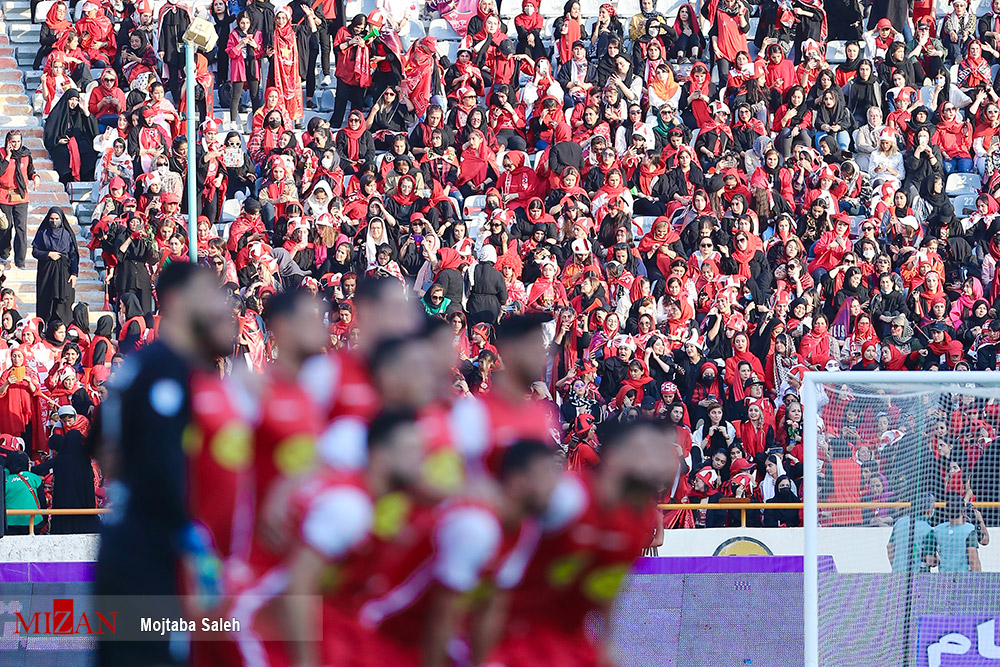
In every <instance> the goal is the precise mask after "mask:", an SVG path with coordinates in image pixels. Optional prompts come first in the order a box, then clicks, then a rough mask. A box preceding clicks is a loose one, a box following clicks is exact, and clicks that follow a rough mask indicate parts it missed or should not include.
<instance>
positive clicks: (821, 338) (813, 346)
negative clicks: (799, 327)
mask: <svg viewBox="0 0 1000 667" xmlns="http://www.w3.org/2000/svg"><path fill="white" fill-rule="evenodd" d="M799 354H800V355H802V358H803V359H805V360H806V362H807V363H808V364H809V365H811V366H812V367H813V368H818V369H820V370H825V368H826V362H828V361H830V360H831V359H833V360H834V361H840V345H839V344H838V343H837V341H836V340H835V339H834V338H833V336H832V335H830V330H829V325H828V322H827V320H826V315H817V316H816V317H814V318H813V326H812V329H810V330H809V333H807V334H806V335H804V336H802V340H801V341H800V342H799Z"/></svg>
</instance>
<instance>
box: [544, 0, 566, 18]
mask: <svg viewBox="0 0 1000 667" xmlns="http://www.w3.org/2000/svg"><path fill="white" fill-rule="evenodd" d="M563 4H564V3H563V2H561V1H560V0H542V3H541V4H540V5H539V6H538V13H539V14H541V15H542V16H546V17H553V16H562V13H563Z"/></svg>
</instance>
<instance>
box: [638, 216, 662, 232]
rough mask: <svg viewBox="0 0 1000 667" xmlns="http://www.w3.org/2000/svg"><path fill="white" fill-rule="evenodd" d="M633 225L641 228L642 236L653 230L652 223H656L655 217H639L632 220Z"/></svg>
mask: <svg viewBox="0 0 1000 667" xmlns="http://www.w3.org/2000/svg"><path fill="white" fill-rule="evenodd" d="M632 220H633V221H634V222H635V224H637V225H639V227H641V228H642V233H643V234H648V233H649V231H650V230H651V229H652V228H653V222H655V221H656V216H655V215H640V216H637V217H635V218H633V219H632Z"/></svg>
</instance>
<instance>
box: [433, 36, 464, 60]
mask: <svg viewBox="0 0 1000 667" xmlns="http://www.w3.org/2000/svg"><path fill="white" fill-rule="evenodd" d="M459 45H460V42H455V41H451V40H448V41H444V40H442V41H439V42H438V43H437V52H438V55H439V56H441V57H447V58H448V61H449V62H452V63H454V62H455V58H456V57H457V56H458V47H459Z"/></svg>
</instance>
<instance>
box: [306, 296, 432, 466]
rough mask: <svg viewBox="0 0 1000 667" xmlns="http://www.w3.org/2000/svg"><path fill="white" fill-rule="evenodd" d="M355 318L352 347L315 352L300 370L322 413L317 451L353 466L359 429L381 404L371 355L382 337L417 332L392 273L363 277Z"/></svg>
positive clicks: (359, 461)
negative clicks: (355, 339) (358, 329)
mask: <svg viewBox="0 0 1000 667" xmlns="http://www.w3.org/2000/svg"><path fill="white" fill-rule="evenodd" d="M353 303H354V314H355V321H356V322H357V323H358V326H359V327H362V329H363V331H364V335H362V336H361V338H360V339H359V340H358V346H357V348H355V349H351V350H334V351H332V352H331V353H330V354H328V355H324V356H322V357H316V358H314V359H312V360H310V362H309V363H308V364H307V367H306V368H305V369H304V371H303V375H304V376H306V378H307V380H306V385H307V387H308V391H309V394H310V396H311V398H312V400H313V401H314V403H315V404H316V406H317V407H318V409H319V410H320V411H321V412H322V413H323V415H324V417H325V421H326V425H325V430H324V431H323V433H322V435H321V436H320V441H319V452H320V457H321V458H322V460H323V461H324V462H325V463H327V464H328V465H330V466H333V467H336V468H340V469H343V470H357V469H359V468H361V467H362V466H363V465H364V447H363V444H364V436H363V433H364V428H365V427H366V425H367V424H368V423H369V422H370V421H371V419H372V418H373V417H374V416H375V414H376V413H378V411H379V410H380V409H381V406H382V397H381V396H379V392H378V389H377V388H376V387H375V385H374V380H373V378H372V375H371V357H372V355H373V354H374V353H375V350H376V349H377V348H378V345H379V343H380V342H381V341H382V340H384V339H386V338H398V337H406V336H409V335H411V334H413V333H414V332H415V331H417V329H418V327H419V323H420V320H419V313H418V312H417V310H416V306H415V305H414V303H413V302H412V301H408V300H406V298H405V296H404V294H403V290H402V289H401V287H400V283H399V281H398V280H396V279H395V278H366V279H363V280H361V281H359V282H358V288H357V291H356V292H355V293H354V298H353Z"/></svg>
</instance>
